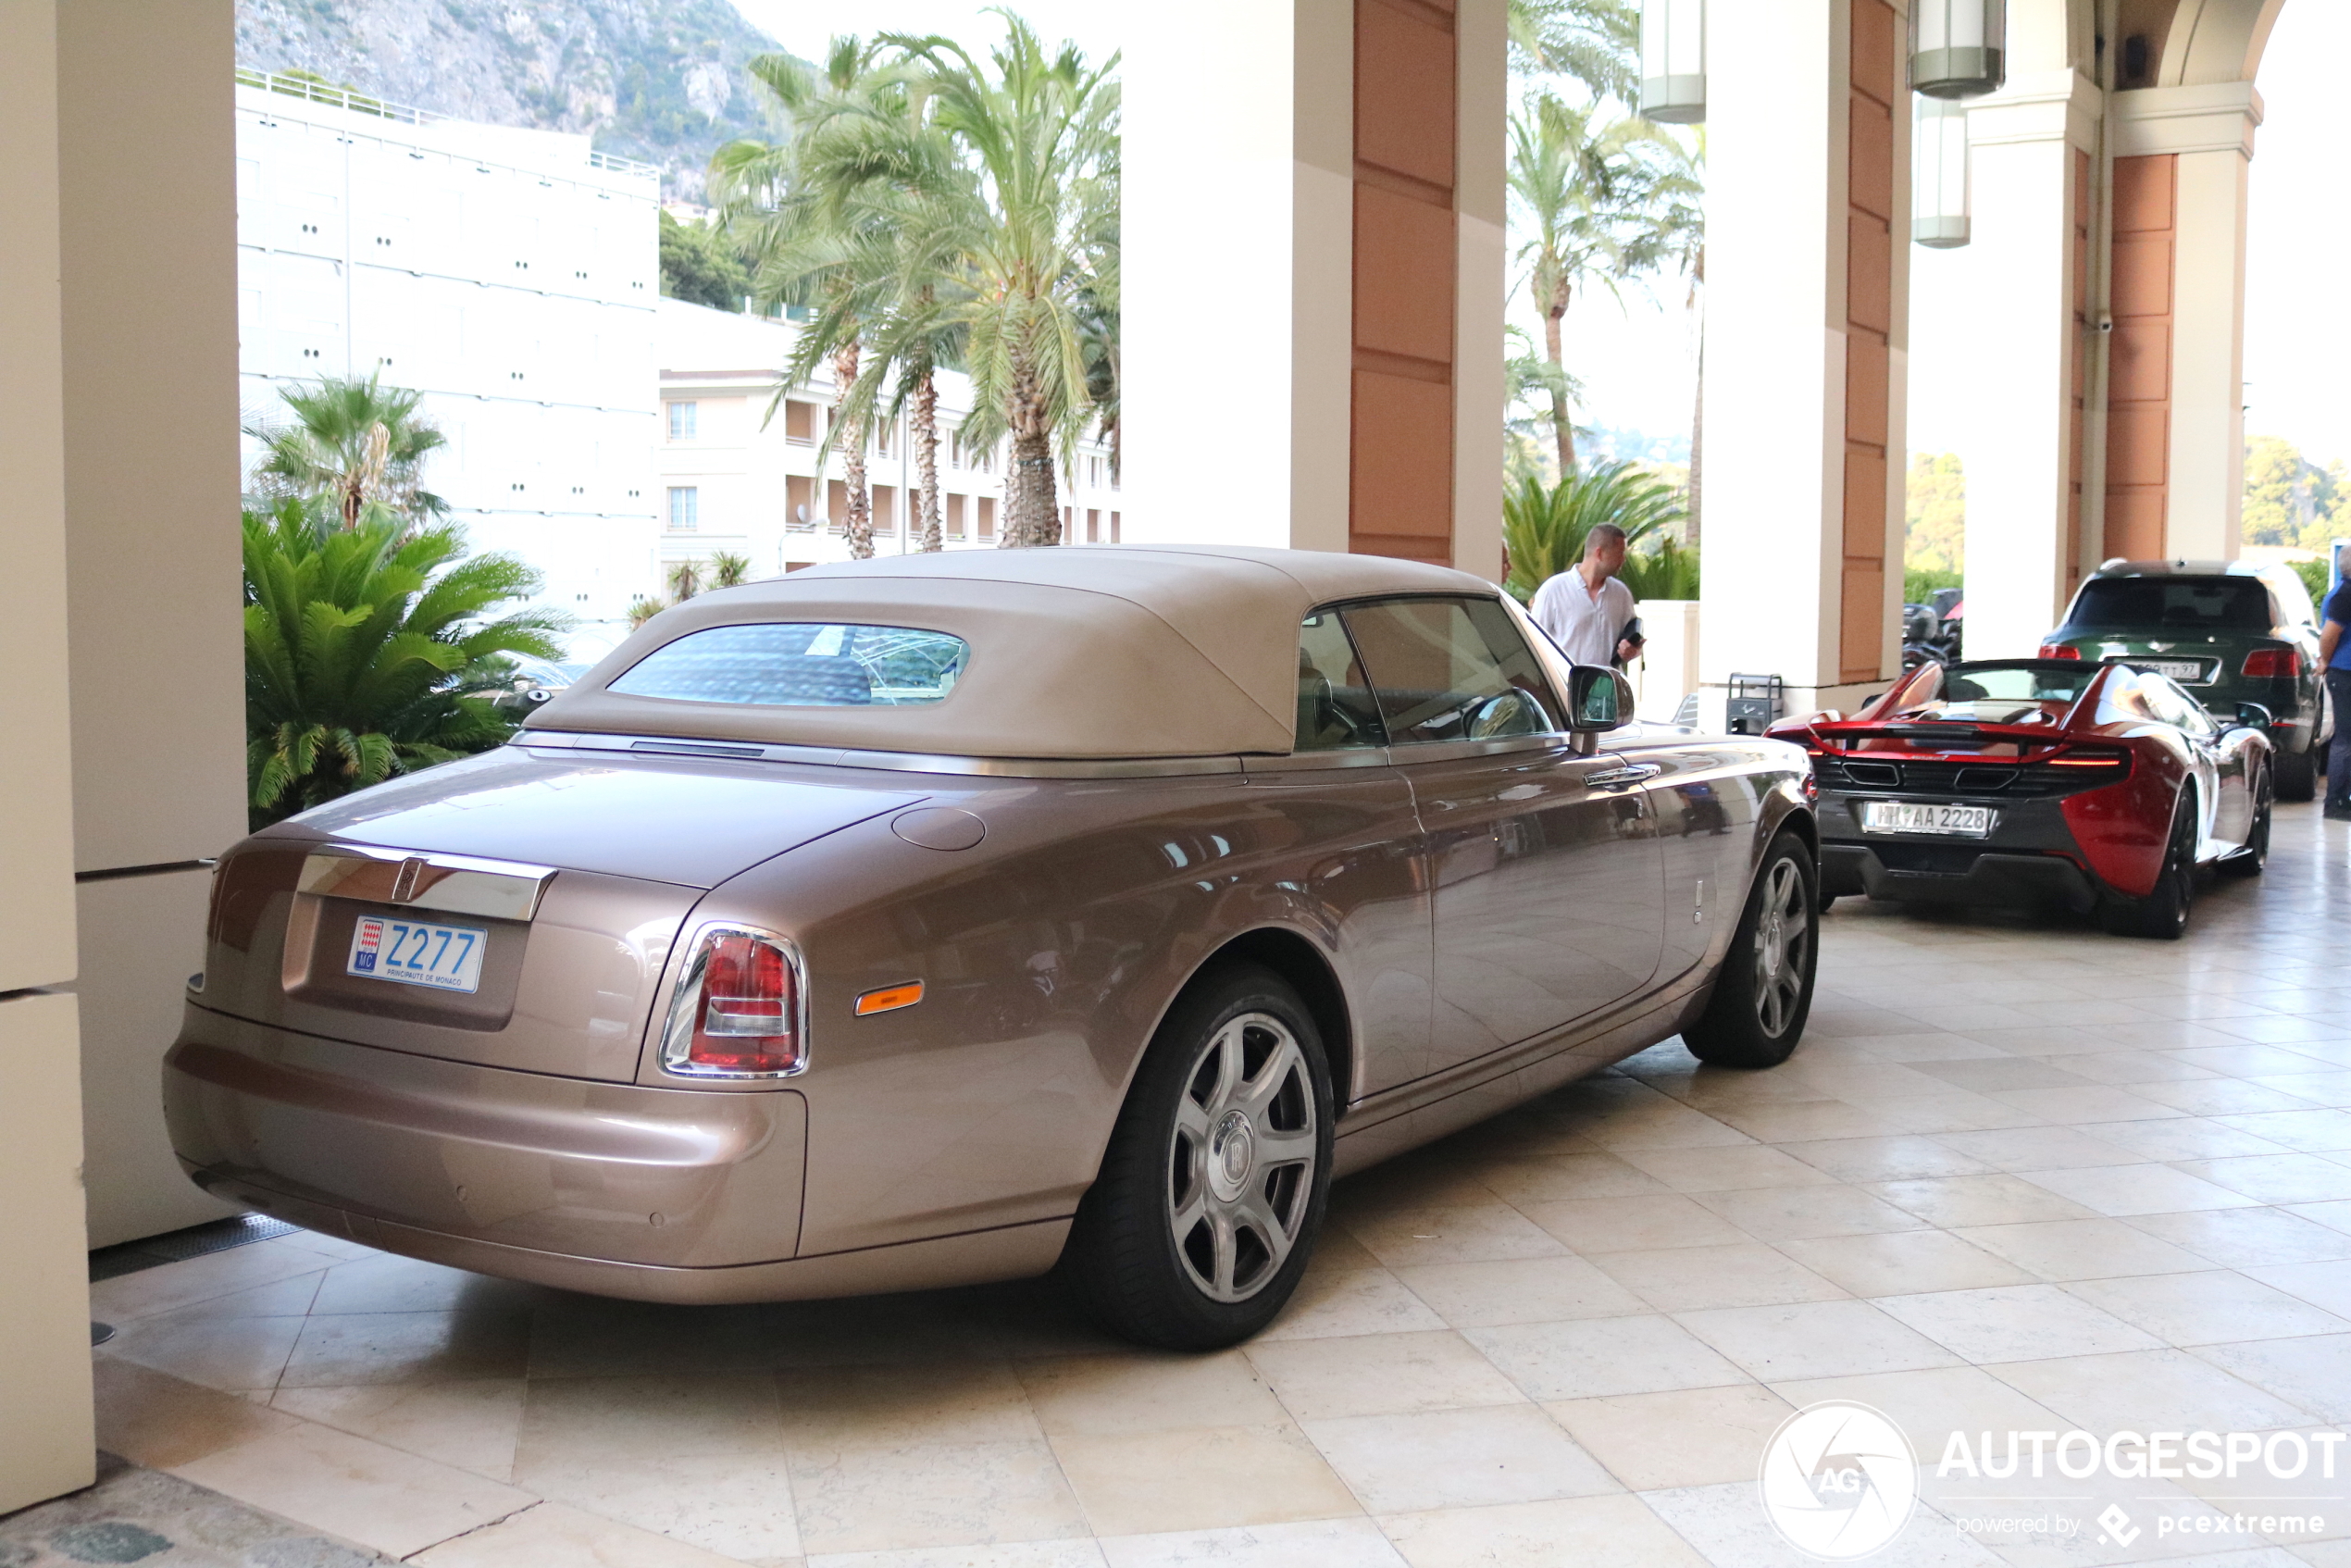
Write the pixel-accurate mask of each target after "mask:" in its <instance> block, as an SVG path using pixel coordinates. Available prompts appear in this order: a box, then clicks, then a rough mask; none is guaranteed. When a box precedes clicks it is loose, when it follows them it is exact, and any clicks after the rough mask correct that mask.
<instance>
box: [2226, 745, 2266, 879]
mask: <svg viewBox="0 0 2351 1568" xmlns="http://www.w3.org/2000/svg"><path fill="white" fill-rule="evenodd" d="M2275 778H2276V775H2275V773H2274V772H2273V771H2272V770H2271V769H2270V768H2267V767H2264V768H2263V769H2262V770H2261V773H2260V776H2259V777H2258V778H2255V779H2254V781H2253V826H2252V827H2250V828H2247V829H2246V830H2245V847H2244V848H2243V849H2241V850H2237V851H2234V852H2232V853H2230V854H2229V855H2227V856H2226V857H2224V858H2223V859H2222V860H2221V862H2220V870H2221V872H2222V873H2223V874H2224V875H2227V876H2230V877H2258V876H2260V875H2261V873H2262V871H2263V870H2264V869H2265V868H2266V867H2267V866H2268V865H2269V864H2270V817H2271V816H2272V815H2274V814H2273V813H2272V812H2271V810H2270V803H2271V802H2272V801H2273V800H2274V799H2275V798H2276V790H2275V787H2274V779H2275Z"/></svg>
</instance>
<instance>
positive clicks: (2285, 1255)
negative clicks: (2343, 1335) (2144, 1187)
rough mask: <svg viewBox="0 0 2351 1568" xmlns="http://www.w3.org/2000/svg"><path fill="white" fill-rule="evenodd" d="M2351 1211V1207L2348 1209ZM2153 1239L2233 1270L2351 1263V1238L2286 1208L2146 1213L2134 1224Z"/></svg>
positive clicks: (2347, 1207) (2346, 1206) (2134, 1226)
mask: <svg viewBox="0 0 2351 1568" xmlns="http://www.w3.org/2000/svg"><path fill="white" fill-rule="evenodd" d="M2345 1208H2346V1210H2351V1205H2345ZM2129 1223H2130V1224H2131V1226H2133V1228H2135V1229H2138V1230H2143V1231H2145V1232H2146V1233H2147V1234H2148V1235H2149V1236H2153V1237H2157V1238H2159V1239H2162V1240H2165V1241H2169V1242H2171V1243H2173V1244H2174V1245H2176V1246H2180V1247H2184V1248H2186V1249H2187V1250H2188V1251H2191V1252H2194V1253H2196V1254H2197V1255H2198V1256H2199V1257H2204V1258H2208V1259H2210V1260H2211V1261H2212V1262H2213V1263H2220V1264H2222V1265H2224V1266H2226V1267H2229V1268H2255V1267H2258V1266H2260V1265H2262V1264H2264V1263H2326V1262H2330V1261H2332V1260H2334V1259H2339V1258H2351V1235H2346V1234H2345V1233H2344V1232H2342V1231H2340V1230H2337V1229H2335V1228H2334V1227H2333V1226H2325V1225H2320V1224H2319V1223H2318V1222H2317V1221H2316V1220H2311V1219H2306V1218H2304V1217H2303V1216H2302V1215H2301V1214H2299V1213H2287V1212H2286V1211H2285V1210H2283V1209H2207V1210H2204V1211H2202V1212H2200V1213H2187V1214H2143V1215H2141V1216H2139V1217H2137V1218H2135V1219H2133V1220H2132V1221H2130V1222H2129Z"/></svg>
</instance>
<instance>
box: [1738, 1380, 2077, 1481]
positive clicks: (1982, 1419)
mask: <svg viewBox="0 0 2351 1568" xmlns="http://www.w3.org/2000/svg"><path fill="white" fill-rule="evenodd" d="M1773 1393H1775V1394H1778V1395H1779V1396H1781V1397H1782V1398H1783V1399H1785V1400H1787V1401H1788V1403H1789V1404H1791V1405H1793V1406H1796V1407H1797V1408H1799V1409H1801V1408H1802V1407H1803V1406H1806V1405H1810V1404H1818V1403H1820V1402H1821V1401H1822V1400H1851V1401H1852V1402H1854V1403H1856V1404H1865V1405H1868V1406H1870V1407H1871V1408H1872V1409H1873V1410H1877V1411H1881V1412H1885V1415H1887V1416H1888V1417H1889V1418H1891V1419H1892V1420H1893V1422H1894V1424H1895V1425H1897V1426H1899V1427H1900V1428H1901V1429H1902V1431H1903V1434H1904V1435H1905V1436H1906V1437H1909V1439H1910V1446H1911V1447H1912V1448H1913V1449H1914V1450H1917V1452H1918V1455H1919V1457H1920V1459H1921V1460H1922V1462H1923V1468H1922V1475H1921V1476H1920V1482H1921V1486H1922V1488H1923V1489H1924V1490H1925V1491H1926V1492H1927V1494H1928V1495H1929V1496H1930V1497H1932V1496H1935V1495H1947V1494H1950V1493H1953V1492H1968V1491H1974V1492H1981V1491H1983V1490H1984V1487H1983V1485H1982V1483H1981V1482H1971V1481H1970V1480H1969V1479H1968V1477H1966V1476H1965V1475H1957V1476H1953V1477H1951V1478H1949V1480H1948V1482H1947V1484H1943V1485H1939V1486H1938V1484H1937V1482H1936V1479H1935V1475H1934V1472H1935V1469H1936V1461H1937V1460H1938V1458H1939V1457H1940V1456H1941V1454H1942V1453H1943V1451H1944V1450H1945V1448H1946V1447H1947V1445H1948V1443H1949V1442H1950V1439H1951V1435H1952V1434H1953V1433H1955V1432H1958V1433H1964V1434H1966V1440H1967V1441H1968V1443H1969V1444H1970V1445H1976V1444H1977V1443H1978V1442H1979V1441H1980V1435H1981V1434H1983V1433H1985V1432H1996V1433H2006V1432H2034V1431H2048V1430H2056V1429H2061V1428H2062V1426H2063V1425H2064V1424H2063V1423H2062V1422H2060V1421H2059V1419H2058V1418H2057V1416H2056V1415H2055V1414H2054V1413H2053V1412H2050V1411H2049V1410H2047V1409H2046V1408H2045V1407H2043V1406H2041V1405H2038V1404H2035V1403H2034V1401H2033V1400H2030V1399H2028V1398H2026V1397H2025V1396H2024V1395H2023V1394H2021V1393H2019V1392H2018V1391H2017V1390H2016V1389H2015V1388H2011V1387H2009V1385H2008V1384H2006V1383H2003V1382H2002V1381H2000V1380H1999V1379H1998V1378H1996V1377H1995V1376H1993V1375H1991V1374H1990V1373H1988V1372H1986V1371H1984V1369H1983V1368H1982V1367H1975V1366H1946V1367H1934V1368H1929V1369H1927V1370H1925V1371H1921V1372H1886V1373H1876V1374H1867V1375H1857V1376H1837V1377H1812V1378H1801V1379H1797V1380H1796V1381H1793V1382H1787V1383H1776V1384H1773ZM1759 1459H1760V1450H1759Z"/></svg>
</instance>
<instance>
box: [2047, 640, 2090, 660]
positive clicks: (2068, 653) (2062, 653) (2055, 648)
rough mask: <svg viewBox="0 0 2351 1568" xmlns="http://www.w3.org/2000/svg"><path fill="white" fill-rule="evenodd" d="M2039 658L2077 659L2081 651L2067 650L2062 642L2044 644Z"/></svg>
mask: <svg viewBox="0 0 2351 1568" xmlns="http://www.w3.org/2000/svg"><path fill="white" fill-rule="evenodd" d="M2040 656H2041V657H2042V658H2045V659H2078V658H2080V657H2081V656H2082V650H2081V649H2079V648H2069V647H2067V646H2066V645H2065V644H2064V643H2062V642H2044V643H2042V644H2041V653H2040Z"/></svg>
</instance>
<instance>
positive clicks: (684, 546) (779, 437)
mask: <svg viewBox="0 0 2351 1568" xmlns="http://www.w3.org/2000/svg"><path fill="white" fill-rule="evenodd" d="M654 320H655V322H656V341H657V345H658V346H657V352H658V355H659V357H660V360H661V366H662V369H661V400H662V418H661V429H660V438H661V439H660V442H659V458H658V466H659V468H660V481H659V483H660V491H661V493H660V496H659V500H660V504H661V521H662V528H661V559H662V562H663V570H664V572H666V571H667V570H668V569H669V567H670V566H674V565H675V564H676V563H678V562H680V561H706V560H708V559H709V558H710V557H711V556H712V555H714V554H719V553H721V552H726V553H731V554H740V555H746V556H748V557H750V559H751V563H752V569H753V575H754V576H757V577H772V576H776V575H777V574H780V573H783V572H788V571H791V570H793V569H795V568H797V567H801V566H814V565H815V564H816V563H818V562H820V561H841V560H846V559H848V558H849V541H848V539H847V537H846V529H845V519H846V516H847V514H848V492H847V487H846V486H845V485H844V484H843V482H842V479H841V465H840V454H831V455H830V456H829V458H828V461H827V463H826V465H825V466H824V468H823V470H822V471H821V472H820V471H819V469H818V466H817V462H816V455H817V449H818V447H819V445H820V443H821V442H823V440H824V436H825V430H826V421H827V417H828V416H829V414H830V412H831V404H832V398H833V390H834V389H833V384H832V381H831V380H830V378H829V377H828V376H826V375H823V374H820V375H819V376H817V377H816V378H815V380H813V381H812V382H811V383H810V384H808V385H806V386H803V387H795V388H793V389H791V390H790V392H787V393H786V395H785V397H784V399H783V401H782V403H781V404H780V406H777V407H776V408H775V412H774V417H772V418H770V417H769V406H770V404H774V403H775V401H776V392H777V387H778V385H779V384H780V383H781V380H782V371H783V367H784V366H785V365H786V364H787V363H788V362H789V361H790V358H791V351H792V343H793V334H794V332H795V330H796V329H795V328H794V326H793V325H792V323H791V322H790V321H788V320H771V319H767V318H765V317H757V316H737V315H730V314H728V312H725V311H719V310H711V309H708V308H706V307H704V306H703V305H689V304H687V303H685V302H684V301H681V300H672V299H665V300H662V301H661V302H659V304H658V305H657V306H656V307H655V313H654ZM970 406H971V392H970V385H969V383H968V382H967V381H966V380H964V378H963V377H962V376H961V375H958V374H956V373H954V372H952V371H949V372H943V373H942V374H941V375H940V376H939V429H940V432H941V440H940V442H939V489H940V492H941V501H940V506H939V511H940V527H941V531H942V532H943V533H944V535H945V541H946V547H947V548H948V549H950V550H974V549H992V548H994V547H995V545H996V542H997V529H998V526H999V521H1000V517H1001V508H1002V504H1003V493H1004V477H1003V454H1002V452H1001V450H998V451H995V452H980V453H963V454H958V453H956V452H955V451H954V450H953V442H952V441H950V440H947V439H945V438H946V436H947V434H948V432H951V431H952V430H953V429H954V428H955V427H956V426H957V425H958V424H960V423H961V422H962V420H963V417H964V414H965V413H966V412H967V411H968V410H969V409H970ZM906 436H907V432H906V429H905V421H904V420H902V419H901V420H898V421H895V422H893V423H891V424H889V425H886V426H884V427H882V428H881V429H877V430H875V431H873V432H872V433H871V435H870V438H869V439H868V441H867V442H866V454H865V477H866V481H867V483H868V484H869V485H870V486H871V487H872V490H873V506H874V550H875V553H876V554H904V553H907V552H910V551H914V550H918V549H920V548H921V547H922V537H921V524H920V521H919V520H918V519H917V518H916V516H915V515H914V507H915V502H916V481H915V470H914V453H913V451H912V450H911V448H910V443H909V442H908V441H907V439H906ZM1075 467H1076V472H1075V473H1074V474H1072V473H1069V472H1064V473H1063V474H1061V475H1060V476H1059V479H1060V485H1061V492H1062V496H1061V499H1062V503H1063V505H1062V537H1063V539H1064V541H1065V542H1067V543H1071V544H1114V543H1116V542H1118V541H1119V537H1120V534H1121V532H1122V531H1123V519H1122V516H1121V513H1120V501H1119V491H1118V484H1117V480H1116V478H1115V476H1114V475H1113V473H1112V464H1111V454H1110V449H1109V447H1108V446H1107V445H1105V444H1104V443H1102V442H1099V441H1088V442H1085V443H1083V444H1082V445H1081V446H1080V448H1079V450H1078V452H1077V454H1076V465H1075Z"/></svg>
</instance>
